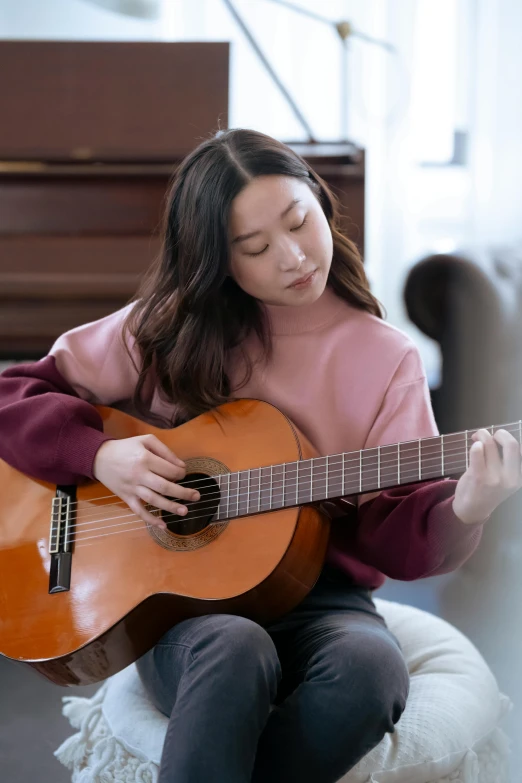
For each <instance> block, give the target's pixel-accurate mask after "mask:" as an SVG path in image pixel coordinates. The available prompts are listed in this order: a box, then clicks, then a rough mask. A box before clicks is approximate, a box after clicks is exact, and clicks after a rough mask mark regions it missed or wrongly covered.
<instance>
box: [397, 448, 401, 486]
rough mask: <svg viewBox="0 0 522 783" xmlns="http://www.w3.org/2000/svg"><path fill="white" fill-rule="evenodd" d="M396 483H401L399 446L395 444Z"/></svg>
mask: <svg viewBox="0 0 522 783" xmlns="http://www.w3.org/2000/svg"><path fill="white" fill-rule="evenodd" d="M397 481H398V482H399V484H400V483H401V444H400V443H397Z"/></svg>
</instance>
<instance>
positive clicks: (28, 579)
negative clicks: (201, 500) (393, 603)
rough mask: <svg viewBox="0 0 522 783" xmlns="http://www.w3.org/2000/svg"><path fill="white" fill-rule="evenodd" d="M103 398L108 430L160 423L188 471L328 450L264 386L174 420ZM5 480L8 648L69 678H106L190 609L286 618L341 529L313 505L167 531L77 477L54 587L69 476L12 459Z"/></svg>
mask: <svg viewBox="0 0 522 783" xmlns="http://www.w3.org/2000/svg"><path fill="white" fill-rule="evenodd" d="M98 410H99V411H100V413H101V415H102V417H103V420H104V430H105V432H108V433H110V434H111V435H113V436H114V437H117V438H128V437H132V436H135V435H142V434H145V433H147V432H149V433H153V434H154V435H156V436H157V437H158V438H159V439H160V440H161V441H163V442H164V443H165V444H167V445H168V446H169V448H170V449H171V450H172V451H174V452H175V453H176V454H177V455H178V456H179V457H180V458H181V459H183V460H184V461H185V462H186V463H187V472H188V474H196V473H198V474H205V475H214V474H218V473H221V474H223V473H226V472H229V471H232V472H233V471H240V470H247V469H249V468H257V467H258V466H263V465H277V464H280V463H283V462H290V461H297V460H302V459H308V458H309V457H313V456H315V453H314V451H313V449H312V447H311V446H310V444H309V443H308V442H307V441H306V439H305V438H304V436H302V435H301V434H300V433H299V432H298V430H297V429H296V428H295V427H294V426H293V425H292V423H291V422H290V421H289V420H288V419H287V418H286V417H285V416H284V415H283V414H282V413H281V412H280V411H278V410H277V409H276V408H274V407H273V406H271V405H269V404H267V403H263V402H260V401H257V400H238V401H235V402H231V403H227V404H226V405H223V406H221V407H220V408H217V409H215V410H213V411H211V412H209V413H206V414H204V415H202V416H199V417H197V418H196V419H193V420H192V421H190V422H188V423H186V424H184V425H182V426H180V427H177V428H175V429H172V430H164V429H157V428H154V427H151V426H149V425H147V424H145V423H143V422H141V421H139V420H137V419H135V418H133V417H131V416H128V415H126V414H124V413H121V412H119V411H116V410H114V409H111V408H102V407H100V408H99V409H98ZM0 486H1V488H2V500H3V502H2V505H1V507H0V653H1V654H3V655H4V656H6V657H8V658H11V659H14V660H17V661H21V662H25V663H27V664H29V665H31V666H33V667H34V668H35V669H37V670H38V671H39V672H41V673H42V674H44V675H45V676H46V677H47V678H48V679H50V680H51V681H53V682H55V683H57V684H60V685H83V684H89V683H94V682H97V681H99V680H102V679H105V678H106V677H108V676H110V675H112V674H114V673H115V672H117V671H119V670H120V669H122V668H124V667H125V666H127V665H129V664H130V663H132V662H133V661H135V660H136V659H137V658H139V657H140V656H141V655H143V654H144V653H145V652H146V651H147V650H149V649H150V648H151V647H152V646H153V645H154V644H155V643H156V642H157V641H158V640H159V639H160V637H161V636H162V635H163V634H164V633H165V632H166V631H167V630H168V629H169V628H170V627H172V626H173V625H175V624H176V623H178V622H180V621H181V620H183V619H186V618H188V617H193V616H197V615H204V614H210V613H228V614H239V615H243V616H246V617H250V618H252V619H253V620H255V621H257V622H259V623H266V622H269V621H270V620H272V619H275V618H276V617H277V616H279V615H282V614H284V613H286V612H288V611H289V610H291V609H292V608H293V607H294V606H296V605H297V604H298V603H299V602H300V601H301V600H302V599H303V598H304V597H305V596H306V594H307V593H308V592H309V591H310V590H311V588H312V587H313V585H314V584H315V582H316V580H317V577H318V575H319V573H320V571H321V568H322V564H323V561H324V557H325V552H326V546H327V543H328V534H329V523H328V520H327V519H326V518H325V517H324V516H323V515H322V514H321V513H320V512H319V511H318V510H316V509H315V508H314V507H312V506H305V507H303V508H287V509H280V510H276V511H272V512H270V513H259V514H252V515H250V516H243V517H239V518H234V519H230V520H227V521H226V522H225V523H218V524H216V525H213V524H209V525H208V526H206V527H204V528H203V529H201V530H199V531H197V532H194V533H189V534H188V535H179V534H177V533H173V532H171V531H170V530H169V531H168V532H165V533H162V534H161V535H160V537H159V538H158V534H157V533H155V532H154V531H155V530H156V529H154V531H153V530H152V529H151V528H149V527H148V526H147V525H146V524H145V523H143V522H142V521H141V520H138V519H137V518H136V517H135V515H132V513H131V512H130V509H129V508H128V507H127V506H126V504H125V503H123V502H122V501H120V500H119V499H117V498H115V497H114V496H113V495H112V493H111V492H110V491H109V490H107V489H106V488H105V487H103V486H102V485H101V484H99V483H97V482H90V483H88V484H85V485H84V486H80V487H78V488H77V494H76V500H77V501H78V506H77V508H78V514H77V525H76V531H77V535H76V542H75V544H74V545H73V547H72V556H71V562H72V566H71V579H70V588H69V589H68V590H65V591H63V592H57V593H53V594H50V593H49V574H50V562H51V555H50V554H49V540H50V520H51V507H52V501H53V498H54V497H55V494H56V487H55V486H53V485H50V484H47V483H45V482H41V481H37V480H33V479H31V478H28V477H27V476H25V475H23V474H22V473H20V472H18V471H16V470H14V469H13V468H11V467H9V466H8V465H7V464H6V463H5V462H2V461H1V460H0ZM115 501H117V502H116V503H115ZM129 516H130V517H131V518H132V519H133V524H131V523H130V522H127V521H126V520H125V517H129ZM119 520H123V522H121V521H119ZM111 528H114V529H111ZM91 531H92V532H91ZM87 533H90V536H89V535H87Z"/></svg>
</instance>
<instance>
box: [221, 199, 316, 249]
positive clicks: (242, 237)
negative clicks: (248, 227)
mask: <svg viewBox="0 0 522 783" xmlns="http://www.w3.org/2000/svg"><path fill="white" fill-rule="evenodd" d="M300 201H301V199H299V198H294V199H293V201H291V202H290V204H289V205H288V206H287V208H286V209H284V210H283V211H282V212H281V214H280V216H279V217H280V218H284V217H285V216H286V215H288V213H289V212H290V210H292V209H293V208H294V207H295V205H296V204H299V202H300ZM261 233H262V232H261V231H252V232H251V233H250V234H240V235H239V236H238V237H236V238H235V239H233V240H232V244H233V245H235V244H236V243H237V242H243V241H244V240H245V239H250V238H251V237H255V236H257V235H258V234H261Z"/></svg>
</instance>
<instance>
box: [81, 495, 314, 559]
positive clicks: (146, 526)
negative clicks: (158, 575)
mask: <svg viewBox="0 0 522 783" xmlns="http://www.w3.org/2000/svg"><path fill="white" fill-rule="evenodd" d="M299 505H302V506H306V505H310V501H306V502H303V503H301V504H299ZM295 507H297V506H295ZM295 507H294V508H295ZM287 508H290V507H287ZM273 510H276V509H273ZM277 510H284V509H277ZM267 513H271V511H270V510H269V509H264V510H261V511H259V512H256V513H255V514H249V515H248V517H246V516H244V517H236V520H237V519H242V520H243V521H244V519H246V518H250V517H253V516H257V515H258V514H267ZM134 516H135V519H131V520H129V521H128V522H122V523H120V524H118V525H108V526H107V527H108V528H110V527H122V526H124V525H134V523H135V522H139V524H137V525H136V526H135V527H132V528H128V529H127V530H118V531H115V532H114V533H101V534H99V535H97V536H90V535H88V536H80V537H79V538H77V539H76V540H75V541H74V542H72V541H71V540H69V541H68V542H67V543H68V544H70V543H74V546H75V549H76V548H81V547H82V546H92V544H85V543H82V542H85V541H91V542H92V541H98V542H99V539H101V538H107V536H115V535H124V534H125V533H133V532H138V531H143V532H144V533H147V534H148V529H149V524H148V523H146V522H144V521H143V520H142V519H141V518H140V517H138V515H134ZM166 516H167V517H169V516H171V517H176V519H179V517H178V516H177V515H176V514H167V515H166ZM162 518H163V519H165V518H166V517H165V516H164V517H162ZM226 521H227V520H217V521H215V522H209V524H208V525H206V527H213V526H214V525H223V524H224V523H225V522H226ZM150 527H152V525H150ZM100 529H102V530H103V529H106V528H100ZM89 532H94V531H89Z"/></svg>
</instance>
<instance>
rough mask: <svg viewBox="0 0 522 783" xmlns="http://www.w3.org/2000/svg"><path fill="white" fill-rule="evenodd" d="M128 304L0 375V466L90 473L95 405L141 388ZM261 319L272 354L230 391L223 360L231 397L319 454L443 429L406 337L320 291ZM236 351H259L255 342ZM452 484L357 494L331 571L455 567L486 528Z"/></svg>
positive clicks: (338, 524) (235, 374)
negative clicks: (354, 513) (265, 410)
mask: <svg viewBox="0 0 522 783" xmlns="http://www.w3.org/2000/svg"><path fill="white" fill-rule="evenodd" d="M130 307H131V305H129V306H127V307H126V308H123V309H122V310H119V311H117V312H116V313H114V314H112V315H109V316H107V317H106V318H103V319H101V320H99V321H95V322H93V323H90V324H85V325H83V326H80V327H78V328H76V329H73V330H71V331H70V332H67V333H66V334H64V335H62V336H61V337H60V338H59V339H58V340H57V341H56V343H55V344H54V346H53V347H52V349H51V351H50V354H49V356H47V357H45V358H44V359H42V360H40V361H39V362H35V363H32V364H27V365H18V366H14V367H11V368H9V369H8V370H6V371H5V372H4V373H3V375H1V376H0V432H1V433H2V438H1V439H0V457H1V458H2V459H4V460H6V461H7V462H8V463H9V464H11V465H13V466H14V467H17V468H18V469H19V470H22V471H23V472H25V473H27V474H29V475H32V476H35V477H36V478H40V479H43V480H47V481H51V482H52V483H60V484H72V483H79V482H81V481H84V480H85V478H93V476H92V465H93V461H94V457H95V454H96V452H97V450H98V448H99V447H100V445H101V444H102V443H103V442H104V441H105V440H106V439H107V437H108V436H105V435H104V434H103V428H102V422H101V419H100V417H99V415H98V413H97V411H96V410H95V408H93V405H94V404H103V405H115V404H118V405H121V404H125V402H128V401H129V400H130V399H131V397H132V394H133V391H134V388H135V386H136V381H137V372H136V369H135V368H134V367H133V363H132V361H131V360H130V358H129V356H128V355H127V353H126V351H125V349H124V346H123V343H122V324H123V321H124V319H125V316H126V315H127V313H128V312H129V309H130ZM267 310H268V313H269V318H270V324H271V329H272V339H273V353H272V356H271V358H270V360H269V362H268V363H264V362H261V361H259V362H255V364H254V371H253V374H252V377H251V379H250V381H249V382H248V384H247V385H245V386H243V387H242V388H240V389H238V388H237V384H238V381H239V379H241V377H242V366H241V362H240V359H239V351H236V352H235V353H233V354H232V355H231V357H230V366H229V368H228V372H229V377H230V378H231V383H232V389H233V395H232V396H233V397H237V398H240V397H254V398H257V399H260V400H265V401H266V402H269V403H272V404H273V405H275V406H277V407H278V408H279V409H280V410H281V411H283V413H285V414H286V415H287V416H288V417H289V418H290V419H291V420H292V421H293V422H294V423H295V424H296V425H297V427H298V428H299V429H300V430H301V431H302V432H303V433H304V435H306V436H307V438H308V439H309V440H310V442H311V443H312V444H313V446H314V447H315V448H316V449H317V451H318V453H319V454H320V455H326V454H338V453H340V452H347V451H357V450H359V449H364V448H370V447H374V446H378V445H385V444H390V443H397V442H399V441H405V440H414V439H417V438H425V437H430V436H433V435H437V434H438V431H437V427H436V424H435V421H434V417H433V412H432V408H431V403H430V399H429V391H428V387H427V382H426V376H425V372H424V368H423V366H422V362H421V359H420V356H419V352H418V350H417V348H416V347H415V345H414V344H413V342H412V341H411V340H410V339H409V338H408V337H407V336H406V335H405V334H403V333H402V332H401V331H399V330H398V329H396V328H395V327H393V326H390V325H389V324H387V323H386V322H385V321H382V320H381V319H379V318H376V317H375V316H372V315H370V314H369V313H367V312H365V311H361V310H358V309H356V308H354V307H351V306H350V305H349V304H347V303H346V302H345V301H344V300H342V299H339V298H338V297H337V296H336V295H335V294H334V293H333V291H331V289H329V288H327V289H326V291H325V293H324V294H323V295H322V296H321V297H320V299H319V300H317V302H315V303H314V304H313V305H312V306H307V307H306V308H301V307H276V306H269V307H268V308H267ZM130 347H131V350H132V353H133V356H134V357H135V361H136V362H137V364H138V366H139V361H140V359H139V355H138V352H137V350H136V348H135V346H133V345H131V346H130ZM245 347H246V349H247V351H248V353H249V355H250V356H252V357H253V358H254V359H256V358H257V357H258V356H259V352H260V346H259V344H258V342H257V338H255V337H251V338H249V339H248V340H247V342H246V344H245ZM150 409H151V411H152V412H153V413H159V414H162V415H164V416H165V415H166V416H170V415H172V413H173V410H174V407H173V405H172V404H169V403H166V402H165V401H163V400H162V399H161V398H160V396H159V393H158V389H157V388H151V397H150ZM455 485H456V482H455V481H453V480H441V481H435V482H433V481H431V482H423V483H420V484H416V485H408V486H401V487H399V488H396V489H392V490H383V491H382V492H381V493H379V494H378V495H374V496H370V497H369V496H363V497H362V498H361V499H360V507H359V511H358V523H357V525H347V524H344V525H343V520H342V519H339V520H335V521H334V522H333V523H332V533H331V537H330V545H329V549H328V554H327V562H329V563H330V564H331V565H333V566H334V567H337V568H339V569H341V570H342V571H344V572H345V573H346V574H347V575H348V576H349V577H350V578H351V579H352V580H353V582H354V583H356V584H359V585H363V586H367V587H370V588H376V587H378V586H380V585H381V584H382V583H383V581H384V576H385V575H387V576H390V577H393V578H395V579H408V580H409V579H417V578H420V577H426V576H431V575H434V574H439V573H444V572H447V571H451V570H453V569H455V568H457V567H458V566H459V565H461V564H462V563H463V562H464V561H465V560H466V559H467V558H468V557H469V556H470V555H471V554H472V552H473V551H474V549H475V548H476V546H477V545H478V542H479V540H480V536H481V530H482V525H471V526H470V525H464V524H463V523H462V522H461V521H460V520H459V519H458V518H457V517H456V516H455V514H454V512H453V510H452V500H453V496H454V492H455Z"/></svg>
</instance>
